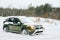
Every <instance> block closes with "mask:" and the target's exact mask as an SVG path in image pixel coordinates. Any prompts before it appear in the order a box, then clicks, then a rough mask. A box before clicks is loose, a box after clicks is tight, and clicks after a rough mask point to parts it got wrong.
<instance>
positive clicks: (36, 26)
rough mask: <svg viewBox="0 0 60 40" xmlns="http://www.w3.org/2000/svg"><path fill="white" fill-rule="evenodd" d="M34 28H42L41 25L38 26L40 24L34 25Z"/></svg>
mask: <svg viewBox="0 0 60 40" xmlns="http://www.w3.org/2000/svg"><path fill="white" fill-rule="evenodd" d="M35 28H36V29H43V27H42V26H40V25H35Z"/></svg>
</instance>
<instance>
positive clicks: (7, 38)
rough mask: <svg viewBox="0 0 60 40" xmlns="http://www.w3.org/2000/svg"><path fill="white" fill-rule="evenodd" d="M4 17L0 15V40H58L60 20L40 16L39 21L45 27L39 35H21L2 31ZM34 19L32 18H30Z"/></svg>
mask: <svg viewBox="0 0 60 40" xmlns="http://www.w3.org/2000/svg"><path fill="white" fill-rule="evenodd" d="M4 19H5V18H4V17H0V40H60V21H59V20H52V19H44V18H40V23H41V24H42V25H43V26H44V27H45V30H44V32H43V33H42V34H40V35H34V36H29V35H21V34H16V33H10V32H8V33H7V32H4V31H3V30H2V28H3V21H4ZM30 19H32V20H34V18H30Z"/></svg>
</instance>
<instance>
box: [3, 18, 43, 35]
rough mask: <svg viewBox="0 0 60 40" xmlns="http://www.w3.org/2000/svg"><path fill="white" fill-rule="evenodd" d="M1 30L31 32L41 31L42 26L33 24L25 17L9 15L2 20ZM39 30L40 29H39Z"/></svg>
mask: <svg viewBox="0 0 60 40" xmlns="http://www.w3.org/2000/svg"><path fill="white" fill-rule="evenodd" d="M3 24H4V25H3V30H4V31H6V32H13V33H21V34H29V35H31V34H33V33H40V32H43V30H41V29H43V27H42V26H39V25H38V27H37V25H35V24H34V22H32V21H31V20H29V19H28V18H26V17H19V18H17V17H9V18H7V19H6V20H5V21H4V22H3ZM40 30H41V31H40Z"/></svg>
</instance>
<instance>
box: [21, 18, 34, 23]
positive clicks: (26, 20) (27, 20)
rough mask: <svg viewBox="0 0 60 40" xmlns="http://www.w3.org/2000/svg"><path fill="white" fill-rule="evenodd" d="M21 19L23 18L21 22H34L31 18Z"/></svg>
mask: <svg viewBox="0 0 60 40" xmlns="http://www.w3.org/2000/svg"><path fill="white" fill-rule="evenodd" d="M20 20H21V22H22V23H33V21H32V20H30V19H28V18H26V17H25V18H20Z"/></svg>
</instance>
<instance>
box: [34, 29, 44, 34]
mask: <svg viewBox="0 0 60 40" xmlns="http://www.w3.org/2000/svg"><path fill="white" fill-rule="evenodd" d="M42 32H43V29H36V30H35V31H34V33H33V34H40V33H42Z"/></svg>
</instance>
